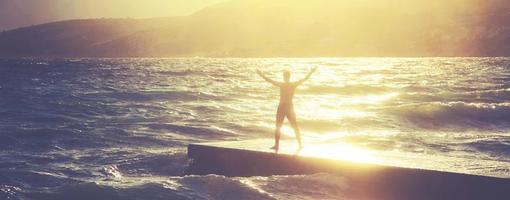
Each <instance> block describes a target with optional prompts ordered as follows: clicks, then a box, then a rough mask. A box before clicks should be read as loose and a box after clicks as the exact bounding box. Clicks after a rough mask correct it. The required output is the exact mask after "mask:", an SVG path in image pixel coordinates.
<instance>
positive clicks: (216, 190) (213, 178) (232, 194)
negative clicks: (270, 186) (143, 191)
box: [180, 175, 275, 200]
mask: <svg viewBox="0 0 510 200" xmlns="http://www.w3.org/2000/svg"><path fill="white" fill-rule="evenodd" d="M180 183H182V184H183V185H184V186H186V187H188V188H191V189H192V190H194V191H195V192H197V193H198V194H200V196H201V197H202V198H203V199H218V200H219V199H224V200H229V199H232V200H237V199H247V200H249V199H253V200H262V199H275V198H273V197H271V196H270V195H269V194H267V193H264V192H261V191H259V190H257V189H255V188H253V187H250V186H249V185H247V184H244V183H243V182H242V181H240V180H236V179H231V178H227V177H224V176H218V175H207V176H186V177H184V178H182V180H181V181H180Z"/></svg>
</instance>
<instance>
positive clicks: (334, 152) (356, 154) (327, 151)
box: [299, 143, 381, 163]
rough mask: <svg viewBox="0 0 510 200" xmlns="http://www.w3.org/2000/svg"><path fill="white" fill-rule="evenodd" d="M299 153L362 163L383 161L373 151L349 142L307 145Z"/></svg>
mask: <svg viewBox="0 0 510 200" xmlns="http://www.w3.org/2000/svg"><path fill="white" fill-rule="evenodd" d="M299 155H301V156H310V157H322V158H330V159H335V160H349V161H356V162H362V163H377V162H381V160H380V159H379V158H377V157H376V156H375V155H374V154H373V153H372V152H371V151H369V150H367V149H363V148H360V147H356V146H353V145H351V144H347V143H334V144H314V145H307V146H305V147H304V148H303V149H302V150H301V151H300V152H299Z"/></svg>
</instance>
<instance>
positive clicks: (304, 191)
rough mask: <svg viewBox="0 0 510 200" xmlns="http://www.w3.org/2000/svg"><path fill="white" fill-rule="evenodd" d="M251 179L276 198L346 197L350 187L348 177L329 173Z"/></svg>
mask: <svg viewBox="0 0 510 200" xmlns="http://www.w3.org/2000/svg"><path fill="white" fill-rule="evenodd" d="M249 180H250V181H251V182H253V183H255V184H256V185H258V186H259V187H260V188H261V189H262V190H264V191H266V192H269V193H271V194H272V195H273V196H274V197H276V199H332V200H333V199H344V197H346V196H347V191H348V190H349V189H350V186H349V184H348V181H347V179H345V178H343V177H341V176H338V175H334V174H328V173H318V174H311V175H294V176H271V177H254V178H249Z"/></svg>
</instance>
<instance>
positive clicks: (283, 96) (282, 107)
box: [257, 67, 317, 151]
mask: <svg viewBox="0 0 510 200" xmlns="http://www.w3.org/2000/svg"><path fill="white" fill-rule="evenodd" d="M315 70H317V67H314V68H313V69H312V70H310V72H309V73H308V74H307V75H306V77H305V78H303V79H301V80H299V81H297V82H290V75H291V74H290V71H288V70H285V71H284V72H283V82H277V81H274V80H271V79H270V78H268V77H266V76H265V75H264V74H263V73H262V72H261V71H260V70H258V69H257V74H258V75H260V76H261V77H262V78H263V79H264V80H266V81H267V82H269V83H271V84H273V85H274V86H278V87H279V88H280V104H279V105H278V110H277V112H276V130H275V134H274V146H273V147H271V149H274V150H275V151H278V149H279V148H280V135H281V133H280V129H281V127H282V124H283V120H284V119H285V117H287V120H289V122H290V125H291V126H292V128H293V129H294V134H296V139H297V141H298V143H299V148H300V149H301V148H303V143H302V142H301V133H300V132H299V127H298V124H297V121H296V113H295V112H294V104H293V103H292V99H293V97H294V92H295V91H296V87H297V86H299V85H301V84H302V83H304V82H305V81H306V80H308V79H309V78H310V77H311V76H312V74H313V73H314V72H315Z"/></svg>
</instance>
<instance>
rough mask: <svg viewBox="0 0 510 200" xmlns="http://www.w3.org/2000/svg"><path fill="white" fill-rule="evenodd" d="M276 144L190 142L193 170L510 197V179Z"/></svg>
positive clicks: (365, 190)
mask: <svg viewBox="0 0 510 200" xmlns="http://www.w3.org/2000/svg"><path fill="white" fill-rule="evenodd" d="M270 144H271V142H270V141H265V140H253V141H238V142H219V143H206V144H190V145H189V146H188V157H189V158H190V159H191V163H190V166H189V167H188V171H187V173H188V174H198V175H203V174H218V175H225V176H270V175H297V174H313V173H321V172H326V173H331V174H336V175H339V176H342V177H344V178H346V179H347V180H348V182H349V183H348V184H349V186H350V191H349V192H350V194H351V195H352V196H353V197H354V198H358V199H407V200H418V199H424V200H425V199H427V200H434V199H435V200H438V199H445V200H446V199H448V200H452V199H459V200H470V199H480V200H483V199H487V200H489V199H490V200H499V199H501V200H508V199H510V179H505V178H497V177H486V176H477V175H469V174H460V173H452V172H444V171H433V170H424V169H413V168H403V167H392V166H384V165H379V164H370V163H363V162H358V161H349V160H341V159H332V158H328V156H323V155H320V154H319V155H318V156H314V155H313V154H304V155H303V154H301V153H300V151H298V149H296V148H286V149H282V150H281V151H279V152H278V153H275V152H273V151H271V150H270V149H269V148H268V147H269V146H270ZM284 144H285V142H284ZM286 146H292V145H288V144H287V145H286ZM306 148H307V147H305V149H302V150H301V151H305V152H306ZM310 148H311V147H310ZM334 153H335V152H331V154H334ZM360 156H362V155H361V154H360ZM353 157H354V158H356V155H354V156H353Z"/></svg>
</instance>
